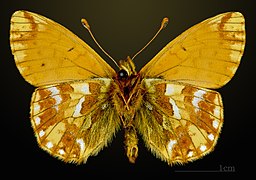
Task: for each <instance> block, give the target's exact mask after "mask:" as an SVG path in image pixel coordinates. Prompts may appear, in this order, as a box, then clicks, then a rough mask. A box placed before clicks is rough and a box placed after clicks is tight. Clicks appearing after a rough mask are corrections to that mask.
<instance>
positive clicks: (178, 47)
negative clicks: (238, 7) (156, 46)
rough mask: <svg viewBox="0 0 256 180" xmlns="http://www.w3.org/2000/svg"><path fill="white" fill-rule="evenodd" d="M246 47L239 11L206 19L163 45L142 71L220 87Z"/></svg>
mask: <svg viewBox="0 0 256 180" xmlns="http://www.w3.org/2000/svg"><path fill="white" fill-rule="evenodd" d="M244 47H245V20H244V17H243V15H242V14H241V13H239V12H228V13H223V14H220V15H217V16H215V17H212V18H209V19H207V20H205V21H203V22H201V23H199V24H197V25H195V26H193V27H192V28H190V29H188V30H187V31H185V32H184V33H182V34H181V35H180V36H178V37H177V38H176V39H174V40H173V41H171V42H170V43H169V44H168V45H167V46H166V47H164V48H163V49H162V50H161V51H160V52H159V53H158V54H157V55H156V56H155V57H154V58H153V59H152V60H151V61H150V62H149V63H148V64H146V65H145V66H144V67H143V68H142V70H141V72H140V73H141V75H142V76H143V77H154V78H157V77H161V78H163V79H166V80H175V81H179V82H185V83H189V84H192V85H196V86H201V87H205V88H219V87H221V86H223V85H225V84H226V83H227V82H228V81H229V80H230V79H231V78H232V77H233V75H234V74H235V72H236V70H237V68H238V66H239V63H240V59H241V57H242V55H243V52H244Z"/></svg>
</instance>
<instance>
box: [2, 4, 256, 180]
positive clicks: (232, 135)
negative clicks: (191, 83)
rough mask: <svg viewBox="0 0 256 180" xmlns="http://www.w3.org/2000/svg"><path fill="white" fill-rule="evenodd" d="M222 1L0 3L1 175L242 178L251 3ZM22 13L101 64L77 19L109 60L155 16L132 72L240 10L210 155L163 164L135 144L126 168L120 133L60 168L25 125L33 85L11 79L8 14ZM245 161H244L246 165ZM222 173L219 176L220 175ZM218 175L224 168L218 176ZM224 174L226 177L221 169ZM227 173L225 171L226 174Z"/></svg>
mask: <svg viewBox="0 0 256 180" xmlns="http://www.w3.org/2000/svg"><path fill="white" fill-rule="evenodd" d="M250 2H251V3H249V0H244V1H234V0H232V1H230V0H222V1H216V0H209V1H205V0H193V1H189V0H188V1H184V0H173V1H167V0H156V1H149V0H141V1H139V0H130V1H121V0H119V1H113V0H108V1H98V0H93V1H87V0H72V1H65V0H62V1H52V0H44V1H40V2H39V1H13V0H9V1H6V2H1V39H0V40H1V41H0V42H1V50H0V51H1V54H0V57H1V60H0V63H1V66H0V67H1V69H0V70H1V71H0V72H1V86H0V87H1V88H0V89H1V94H0V95H1V108H0V109H1V119H0V120H1V124H0V132H1V140H0V146H1V148H0V149H1V175H5V174H6V175H7V176H8V177H12V176H13V175H18V177H19V178H23V177H24V178H30V177H31V178H36V179H38V178H42V179H43V178H44V179H46V178H63V177H64V178H67V179H68V178H72V179H77V178H81V179H89V178H98V177H100V176H102V177H105V178H113V179H123V178H136V177H138V178H168V179H169V178H176V177H183V176H188V177H191V178H193V176H199V175H200V176H201V175H205V176H206V178H207V177H209V178H210V177H213V176H216V175H221V176H224V175H239V174H250V173H253V170H254V167H253V166H254V164H253V163H254V160H255V148H254V143H255V139H254V138H255V131H254V132H253V130H254V129H255V127H254V126H255V121H256V119H255V114H254V113H255V110H254V109H255V108H254V107H255V104H254V102H255V96H256V95H255V88H254V84H255V77H256V76H255V75H256V73H255V56H254V50H255V37H256V36H255V27H256V25H255V21H256V20H255V18H256V16H255V9H254V8H253V7H255V5H254V4H253V2H252V1H250ZM20 9H24V10H29V11H33V12H36V13H38V14H41V15H44V16H46V17H49V18H50V19H52V20H54V21H56V22H58V23H60V24H62V25H64V26H65V27H67V28H68V29H70V30H71V31H73V32H74V33H75V34H77V35H78V36H79V37H81V38H82V39H83V40H85V41H86V42H87V44H89V45H90V46H91V47H92V48H93V49H95V50H96V51H97V52H98V53H99V54H100V55H101V56H102V57H103V58H104V59H106V61H107V62H109V63H110V64H111V65H113V63H111V62H110V61H109V59H108V58H107V57H106V56H105V55H104V54H103V53H102V52H101V51H100V50H99V49H98V48H97V47H96V45H95V43H94V42H93V41H92V39H91V38H90V36H89V34H88V33H87V31H86V30H85V29H84V28H83V27H82V26H81V24H80V19H81V18H82V17H84V18H86V19H87V20H88V21H89V23H90V25H91V29H92V31H93V32H94V34H95V36H96V38H97V39H98V41H99V42H100V44H101V45H102V46H103V47H104V48H105V50H106V51H107V52H109V54H111V55H112V56H113V57H114V58H115V59H117V60H119V59H123V58H126V57H127V56H128V55H130V56H132V55H134V54H135V53H136V52H137V51H138V50H139V49H140V48H141V47H143V46H144V45H145V44H146V43H147V42H148V40H149V39H150V38H151V37H152V36H153V35H154V33H155V32H156V30H157V29H158V27H159V25H160V22H161V20H162V18H163V17H165V16H167V17H169V19H170V22H169V25H168V26H167V28H166V29H164V30H163V31H162V32H161V34H160V35H159V36H158V37H157V39H156V40H155V41H154V42H153V43H152V44H151V45H150V47H148V48H147V49H146V50H145V51H144V52H143V53H142V54H140V55H139V56H138V57H137V58H136V60H135V61H136V62H135V63H136V65H137V68H138V70H139V69H140V68H141V67H142V66H143V65H145V64H146V63H147V62H148V61H149V60H150V59H151V58H152V57H153V56H154V55H155V54H156V53H157V52H159V51H160V50H161V49H162V48H163V47H164V46H165V45H166V44H167V43H168V42H170V41H171V40H172V39H173V38H175V37H176V36H178V35H179V34H180V33H182V32H183V31H185V30H186V29H188V28H189V27H191V26H192V25H194V24H196V23H199V22H201V21H202V20H205V19H206V18H209V17H212V16H214V15H217V14H219V13H222V12H228V11H240V12H242V13H243V14H244V16H245V19H246V33H247V37H246V38H247V39H246V40H247V42H246V48H245V52H244V56H243V58H242V61H241V64H240V67H239V68H238V70H237V73H236V75H235V76H234V78H233V79H232V80H231V81H230V82H229V83H228V84H227V85H226V86H224V87H223V88H221V89H219V90H218V91H219V92H220V93H221V94H222V97H223V102H224V108H225V111H224V117H225V120H224V127H223V129H222V133H221V136H220V139H219V141H218V143H217V145H216V148H215V150H214V151H213V152H212V153H210V154H209V155H207V156H205V157H204V158H202V159H200V160H197V161H195V162H192V163H189V164H186V165H183V166H179V165H177V166H172V167H170V166H168V165H167V164H166V163H165V162H162V161H161V160H159V159H157V158H155V156H153V155H152V154H151V153H150V152H149V151H148V150H147V149H146V148H145V147H144V143H143V141H142V140H141V139H140V141H139V157H138V159H137V162H136V164H130V163H129V162H128V160H127V158H126V155H125V152H124V148H123V142H122V141H123V133H122V131H120V132H119V133H117V135H116V138H114V140H113V142H112V143H111V144H110V145H109V146H108V147H107V148H104V150H102V151H100V153H99V154H98V156H96V157H90V158H89V159H88V161H87V163H86V164H83V165H79V166H77V165H74V164H65V163H63V162H62V161H60V160H57V159H56V158H53V157H52V156H50V155H49V154H48V153H46V152H44V151H43V150H41V149H40V148H39V147H38V145H37V142H36V138H35V137H34V134H33V130H32V128H31V125H30V120H29V111H30V110H29V106H30V98H31V95H32V92H33V91H34V87H33V86H31V85H30V84H28V83H27V82H25V81H24V79H23V78H22V76H21V75H20V74H19V72H18V70H17V68H16V66H15V63H14V59H13V56H12V54H11V51H10V45H9V39H8V38H9V27H10V17H11V15H12V13H13V12H14V11H15V10H20ZM250 162H252V163H250ZM221 170H222V171H221ZM224 170H226V171H225V172H224ZM227 171H229V172H227ZM230 171H232V172H230Z"/></svg>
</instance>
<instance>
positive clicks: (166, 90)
mask: <svg viewBox="0 0 256 180" xmlns="http://www.w3.org/2000/svg"><path fill="white" fill-rule="evenodd" d="M144 86H145V89H146V91H147V93H145V96H144V98H143V103H142V104H143V106H142V107H141V109H140V110H138V112H137V114H136V122H135V123H136V126H137V128H138V129H139V132H140V133H141V135H142V137H143V139H144V141H145V144H146V145H147V146H148V147H149V149H150V150H151V151H152V152H153V153H154V154H156V156H157V157H160V158H161V159H162V160H164V161H167V162H168V163H169V164H174V163H184V162H188V161H192V160H195V159H198V158H200V157H202V156H203V155H205V154H207V153H209V152H211V151H212V150H213V148H214V146H215V144H216V141H217V139H218V137H219V134H220V131H221V127H222V124H223V106H222V100H221V96H220V94H219V93H218V92H216V91H212V90H208V89H204V88H199V87H195V86H193V85H190V84H185V83H177V82H173V81H167V80H161V79H145V80H144Z"/></svg>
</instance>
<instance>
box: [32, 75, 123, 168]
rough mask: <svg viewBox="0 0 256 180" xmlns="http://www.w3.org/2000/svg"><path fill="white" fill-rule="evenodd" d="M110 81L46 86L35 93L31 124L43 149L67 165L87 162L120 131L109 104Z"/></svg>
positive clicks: (101, 80)
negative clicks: (67, 163)
mask: <svg viewBox="0 0 256 180" xmlns="http://www.w3.org/2000/svg"><path fill="white" fill-rule="evenodd" d="M109 84H110V79H107V78H105V79H103V78H101V79H100V78H98V79H97V80H93V79H91V80H85V81H75V82H72V83H62V84H56V85H51V86H43V87H40V88H38V89H36V91H35V92H34V94H33V97H32V101H31V123H32V127H33V129H34V132H35V135H36V137H37V141H38V144H39V146H40V147H41V148H42V149H44V150H46V151H47V152H49V153H50V154H51V155H53V156H55V157H58V158H59V159H61V160H63V161H65V162H74V163H85V162H86V160H87V158H88V157H89V156H92V155H96V154H97V153H98V152H99V151H100V150H101V149H102V148H103V147H104V146H106V145H107V143H108V142H110V141H111V139H112V137H113V135H114V133H115V132H116V130H117V129H118V128H119V124H120V122H119V118H118V116H117V113H116V111H115V110H114V109H113V107H112V105H111V103H110V101H108V98H109V95H108V93H107V92H108V90H109Z"/></svg>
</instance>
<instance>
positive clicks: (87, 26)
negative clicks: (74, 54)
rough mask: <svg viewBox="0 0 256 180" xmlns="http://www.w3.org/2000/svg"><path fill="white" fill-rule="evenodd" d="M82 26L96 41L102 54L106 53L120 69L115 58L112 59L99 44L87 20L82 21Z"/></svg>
mask: <svg viewBox="0 0 256 180" xmlns="http://www.w3.org/2000/svg"><path fill="white" fill-rule="evenodd" d="M81 22H82V25H83V26H84V27H85V28H86V29H87V30H88V32H89V33H90V35H91V37H92V39H93V40H94V42H95V43H96V44H97V46H98V47H99V48H100V49H101V51H102V52H104V53H105V54H106V55H107V56H108V57H109V58H110V59H111V60H112V61H113V62H114V63H115V65H116V66H117V67H118V68H119V69H120V67H119V65H118V64H117V62H116V61H115V60H114V58H112V57H111V56H110V55H109V54H108V53H107V52H106V51H105V50H104V49H103V48H102V47H101V46H100V44H99V43H98V41H97V40H96V39H95V37H94V35H93V34H92V31H91V29H90V26H89V23H88V22H87V20H86V19H81Z"/></svg>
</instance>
